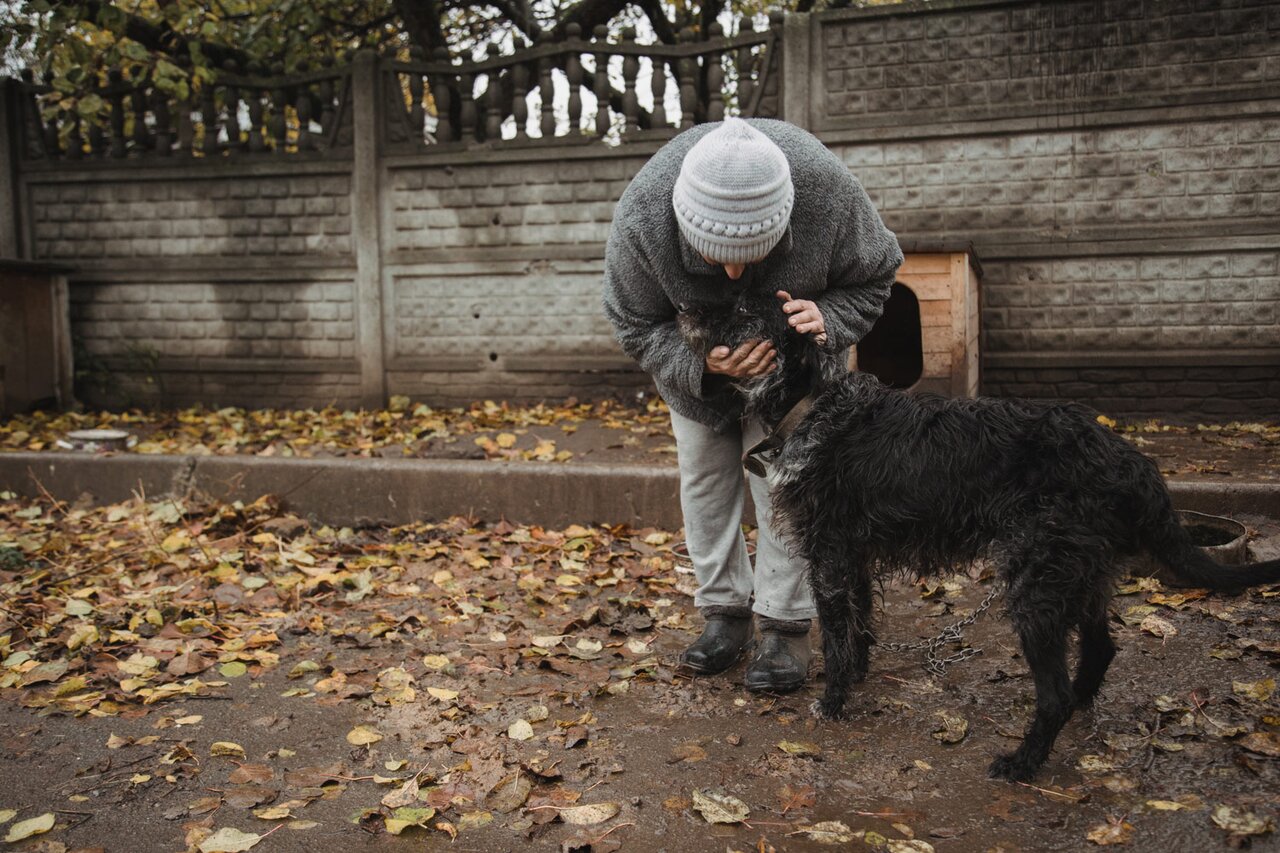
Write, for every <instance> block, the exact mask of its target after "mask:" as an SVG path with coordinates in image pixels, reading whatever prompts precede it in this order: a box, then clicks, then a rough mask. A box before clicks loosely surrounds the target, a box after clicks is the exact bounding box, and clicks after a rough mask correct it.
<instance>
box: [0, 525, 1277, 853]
mask: <svg viewBox="0 0 1280 853" xmlns="http://www.w3.org/2000/svg"><path fill="white" fill-rule="evenodd" d="M1245 521H1246V522H1248V524H1249V526H1250V527H1251V530H1252V535H1253V548H1254V551H1255V556H1256V557H1275V556H1280V524H1278V523H1276V522H1274V521H1270V520H1267V519H1261V518H1248V519H1245ZM677 541H678V537H676V536H673V535H671V534H666V533H663V532H662V531H653V530H648V531H630V530H626V529H622V528H614V529H609V528H570V529H568V530H566V531H543V530H541V529H538V528H524V527H516V526H513V525H508V524H505V523H504V524H501V525H489V526H479V527H473V526H471V525H469V524H468V523H467V522H465V521H464V520H455V521H452V522H449V523H447V524H442V525H414V526H410V527H406V528H398V529H395V530H365V531H332V530H328V529H327V528H326V529H320V530H312V529H310V528H308V526H307V525H306V524H305V523H304V522H301V521H299V520H296V519H290V518H282V517H280V516H279V515H278V514H277V513H276V512H275V510H274V509H273V507H272V506H271V505H270V504H263V505H262V506H258V507H257V508H256V509H255V508H253V507H251V508H248V509H235V508H228V507H216V506H215V507H210V506H180V507H168V508H166V507H165V506H164V505H163V504H161V505H155V504H152V505H143V504H141V503H140V502H135V503H134V504H131V505H128V504H126V505H119V506H117V507H113V508H102V509H96V510H89V509H76V508H73V507H65V506H63V507H52V506H44V505H40V504H32V503H29V502H21V501H8V502H3V503H0V548H6V547H7V548H8V559H9V562H8V563H7V565H6V564H3V563H0V565H2V566H3V567H4V568H3V574H0V589H3V590H4V593H5V600H4V606H5V610H4V613H3V615H4V616H5V618H6V622H5V625H4V627H3V628H2V629H0V636H3V638H4V639H3V642H4V644H5V647H4V648H3V649H0V652H2V653H3V655H2V656H3V657H4V661H3V666H0V679H3V680H0V778H3V779H4V780H5V784H4V786H3V789H2V790H0V817H5V811H4V810H6V809H11V810H14V811H15V812H16V814H14V815H12V816H10V817H9V819H8V820H7V821H6V822H5V823H4V824H0V833H3V832H8V831H11V828H12V827H13V826H14V825H15V824H16V823H18V822H19V821H23V820H26V819H29V818H32V817H34V816H37V815H40V814H42V813H49V812H52V813H53V815H54V819H55V821H56V823H55V825H54V827H53V829H52V830H51V831H49V832H47V833H44V834H41V835H37V836H34V837H32V838H30V839H28V840H26V841H21V842H18V843H17V844H15V845H14V846H13V849H20V850H29V849H30V850H36V849H39V850H45V851H60V850H64V849H65V850H73V849H77V848H102V849H105V850H112V851H137V853H148V852H149V851H178V850H186V849H192V850H199V849H202V847H201V845H203V849H204V850H205V851H206V853H207V851H209V850H214V849H248V848H243V847H234V848H232V847H219V846H218V845H217V843H216V840H217V839H218V838H225V837H229V836H226V835H223V834H220V833H223V832H225V831H226V830H228V829H236V830H239V831H241V832H243V833H247V834H248V835H250V836H255V837H256V838H257V841H256V842H255V843H254V845H253V847H252V848H251V849H254V850H258V851H276V850H279V851H313V850H320V849H334V850H363V849H387V850H399V849H405V850H409V849H440V850H445V849H448V850H459V851H486V853H488V851H502V850H524V849H531V850H549V851H554V850H592V851H609V850H617V849H621V850H640V851H663V850H665V851H682V853H683V851H704V850H705V851H724V850H743V851H746V850H770V849H775V850H787V851H791V850H799V851H803V850H826V849H850V850H862V849H887V850H892V851H906V850H929V849H934V850H938V851H970V850H1005V851H1014V850H1025V851H1032V850H1035V851H1040V850H1080V849H1087V848H1091V847H1093V846H1095V845H1096V844H1099V843H1103V844H1116V845H1122V846H1126V847H1128V848H1129V849H1135V850H1201V849H1221V848H1225V847H1227V846H1248V845H1252V846H1253V847H1254V849H1267V848H1268V847H1270V846H1271V845H1272V844H1274V843H1275V842H1274V833H1273V830H1274V827H1275V822H1276V820H1277V816H1278V814H1280V765H1278V764H1277V761H1280V749H1278V748H1277V747H1278V746H1280V738H1278V736H1277V732H1280V704H1278V703H1277V694H1276V692H1275V682H1274V679H1275V676H1276V667H1277V665H1278V663H1280V642H1278V639H1280V634H1278V633H1277V630H1276V629H1277V620H1278V619H1280V602H1278V601H1277V599H1278V598H1280V588H1270V589H1260V590H1254V591H1252V592H1250V593H1249V594H1247V595H1244V596H1236V597H1223V596H1207V595H1202V594H1200V593H1199V592H1195V591H1188V590H1173V589H1163V588H1161V586H1160V585H1159V584H1158V583H1156V582H1154V581H1151V580H1149V579H1148V580H1140V581H1133V582H1129V583H1126V584H1125V585H1124V586H1122V588H1121V595H1119V596H1118V597H1117V598H1116V599H1115V601H1114V604H1113V607H1112V610H1113V613H1114V619H1113V632H1114V634H1115V637H1116V640H1117V643H1118V645H1119V648H1120V651H1119V654H1118V656H1117V658H1116V661H1115V663H1114V665H1113V667H1112V669H1111V671H1110V675H1109V677H1108V679H1107V682H1106V685H1105V686H1104V688H1103V691H1102V695H1101V697H1100V699H1099V700H1098V702H1097V704H1096V706H1095V707H1094V708H1093V709H1092V710H1089V711H1086V712H1083V713H1080V714H1078V715H1077V716H1076V717H1075V718H1074V719H1073V720H1072V721H1071V722H1070V723H1069V725H1068V726H1067V728H1066V729H1065V730H1064V732H1063V734H1062V736H1061V737H1060V739H1059V741H1058V745H1057V748H1056V749H1055V750H1054V753H1053V755H1052V757H1051V758H1050V760H1049V762H1048V763H1047V764H1046V765H1045V767H1044V768H1043V770H1042V772H1041V774H1040V776H1039V777H1038V778H1037V779H1036V780H1035V784H1034V785H1012V784H1009V783H1005V782H997V781H992V780H989V779H987V777H986V773H985V768H986V766H987V763H988V762H989V761H990V758H991V757H992V756H993V755H994V754H996V753H998V752H1001V751H1005V750H1008V749H1010V748H1012V746H1013V745H1014V744H1015V743H1016V739H1017V738H1018V736H1019V734H1020V731H1021V729H1022V726H1023V724H1024V723H1025V721H1026V720H1027V719H1028V716H1029V714H1030V710H1031V702H1032V685H1031V683H1030V680H1029V678H1028V676H1027V672H1026V667H1025V665H1024V663H1023V661H1022V659H1021V656H1020V655H1019V653H1018V649H1017V647H1016V643H1015V641H1014V639H1013V637H1012V634H1011V632H1010V630H1009V628H1008V626H1007V623H1006V622H1005V621H1004V620H1003V619H1001V618H999V616H998V615H997V614H996V612H995V609H993V611H992V612H991V613H990V614H988V615H987V616H985V617H983V618H981V619H980V620H979V621H978V622H977V623H976V624H975V625H974V626H973V627H972V628H970V629H968V630H967V631H966V636H965V639H966V642H967V643H969V644H972V645H973V646H975V647H978V648H980V649H981V650H982V652H981V654H979V655H977V656H975V657H972V658H970V659H969V660H967V661H964V662H961V663H958V664H955V665H954V666H953V667H952V668H951V669H950V670H949V671H948V672H947V674H946V675H945V676H944V677H942V678H932V677H930V676H928V675H927V674H925V672H924V671H923V670H922V668H921V662H922V658H921V656H920V655H919V654H918V653H905V654H891V653H885V652H882V653H879V654H876V655H875V656H874V657H873V662H872V671H871V675H870V677H869V678H868V680H867V682H866V683H865V684H863V685H861V686H860V687H859V688H858V691H857V694H856V696H855V698H854V699H853V701H852V702H851V707H852V709H853V716H852V718H851V719H850V720H848V721H846V722H840V723H819V722H817V721H816V720H814V719H813V718H812V717H811V716H810V714H809V712H808V706H809V704H810V702H811V701H812V700H813V699H814V698H815V696H816V695H817V693H818V692H819V690H820V689H821V683H822V681H821V660H820V658H819V659H818V660H816V661H815V664H814V667H813V670H812V673H813V676H814V677H813V680H812V682H811V683H810V684H809V685H807V686H806V687H805V688H804V689H802V690H801V691H799V692H798V693H795V694H791V695H788V696H781V697H775V696H758V695H753V694H751V693H748V692H747V691H745V690H744V689H743V688H742V685H741V675H742V669H743V665H742V664H739V665H738V666H737V667H735V668H734V669H732V670H730V671H729V672H728V673H726V674H724V675H721V676H716V677H710V678H697V679H694V678H690V677H689V676H688V675H687V674H685V673H683V672H681V671H680V669H679V668H678V667H677V666H676V659H677V655H678V653H679V652H680V650H681V649H683V648H684V647H685V646H686V645H687V644H688V643H689V642H690V641H691V640H692V639H693V638H694V637H695V636H696V635H697V632H698V630H699V629H700V623H699V619H698V617H697V615H696V611H694V610H693V608H692V606H691V599H690V598H689V596H688V594H689V592H690V590H691V586H692V584H691V578H690V577H689V575H688V574H686V573H682V572H680V571H678V570H677V569H676V567H675V563H674V560H673V554H672V547H673V546H674V545H675V544H676V543H677ZM0 556H3V555H2V554H0ZM20 561H27V562H26V563H25V564H23V565H20V564H19V562H20ZM989 583H990V581H988V580H984V579H981V577H980V576H978V573H977V572H974V573H973V574H970V575H960V576H956V577H954V578H949V579H945V581H943V582H934V583H927V584H907V583H896V584H894V585H892V586H890V587H889V588H888V589H887V591H886V595H885V601H884V610H885V614H884V618H883V632H882V635H883V636H884V637H885V638H886V639H890V640H899V641H904V640H915V639H917V638H921V637H928V636H932V635H934V634H936V633H937V631H938V630H940V628H941V627H942V626H944V625H946V624H949V623H950V622H952V621H955V620H956V619H957V618H960V617H962V616H964V615H965V614H967V613H968V612H970V611H971V610H972V609H973V608H974V607H975V606H977V605H978V603H979V602H980V601H981V600H982V598H983V596H984V595H985V594H986V592H987V590H988V589H989ZM77 601H78V602H82V603H81V604H75V603H74V602H77ZM996 609H998V604H997V608H996ZM153 610H154V611H155V612H154V613H152V611H153ZM89 627H92V628H93V629H94V631H95V632H96V633H95V634H89V633H88V628H89ZM815 642H816V637H815ZM193 681H194V682H195V684H193ZM362 727H363V728H362ZM215 744H222V746H215ZM227 744H230V745H227ZM218 753H221V754H218ZM708 798H709V799H710V800H711V801H712V804H711V806H708V805H707V803H708ZM716 798H720V799H719V803H720V809H719V811H717V810H716V809H715V808H714V806H715V802H714V801H715V800H716ZM699 806H701V808H699ZM404 809H409V811H404ZM739 809H745V810H746V813H745V814H743V813H742V812H741V811H738V812H737V813H736V814H733V812H734V811H735V810H739ZM398 810H399V811H398ZM397 815H398V816H399V817H397ZM717 816H718V817H719V818H721V819H729V820H732V821H733V822H732V823H723V824H721V823H712V822H710V818H712V817H717ZM396 820H399V821H400V823H395V821H396ZM406 821H407V822H410V823H418V824H420V826H408V828H405V823H406ZM571 821H578V823H573V822H571ZM815 827H816V828H815ZM393 830H398V831H399V832H400V834H399V835H398V836H397V835H393V834H391V832H392V831H393ZM267 833H270V834H269V835H268V834H267ZM824 833H825V834H824ZM1091 839H1092V840H1091ZM242 843H243V842H242ZM39 845H44V846H39Z"/></svg>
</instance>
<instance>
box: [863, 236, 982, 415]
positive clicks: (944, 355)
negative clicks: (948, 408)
mask: <svg viewBox="0 0 1280 853" xmlns="http://www.w3.org/2000/svg"><path fill="white" fill-rule="evenodd" d="M902 248H903V252H904V254H905V256H906V257H905V260H904V261H903V263H902V266H901V267H899V269H898V280H897V282H896V283H895V284H894V285H893V289H892V290H891V291H890V292H889V299H888V301H887V302H886V303H885V310H884V314H883V315H881V317H880V319H879V320H878V321H877V322H876V324H875V326H874V327H873V328H872V329H871V331H870V332H869V333H868V334H867V336H866V337H865V338H863V339H862V340H861V341H860V342H859V343H858V345H857V347H855V348H854V350H853V352H852V353H850V356H849V367H850V369H854V370H863V371H866V372H868V373H872V374H874V375H876V376H878V377H879V378H880V379H881V381H883V382H884V383H885V384H886V385H889V386H891V387H893V388H910V389H912V390H915V391H935V392H938V393H941V394H947V395H950V396H952V397H973V396H975V395H976V394H977V393H978V370H979V366H980V365H979V364H978V281H979V277H980V276H981V274H982V270H981V267H979V266H978V259H977V258H976V257H975V256H974V254H973V249H972V248H971V247H969V246H963V247H956V248H947V247H943V246H937V247H932V246H931V247H927V248H926V247H924V246H914V247H913V246H909V245H903V247H902Z"/></svg>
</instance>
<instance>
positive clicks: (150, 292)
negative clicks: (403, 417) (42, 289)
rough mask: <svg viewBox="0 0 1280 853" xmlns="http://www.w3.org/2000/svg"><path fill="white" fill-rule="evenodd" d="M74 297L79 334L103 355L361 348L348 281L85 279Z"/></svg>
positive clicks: (331, 353) (296, 354)
mask: <svg viewBox="0 0 1280 853" xmlns="http://www.w3.org/2000/svg"><path fill="white" fill-rule="evenodd" d="M70 297H71V299H70V301H71V323H72V333H73V334H74V335H75V336H76V338H77V339H78V340H79V341H80V342H81V343H82V344H83V346H84V348H85V350H86V351H88V352H91V353H94V354H95V355H99V356H106V357H111V356H122V355H126V354H128V353H131V352H132V353H144V352H145V353H147V354H149V355H153V356H155V357H156V358H159V359H165V358H170V357H172V358H187V357H193V356H201V357H205V358H248V357H257V356H270V357H284V358H355V357H356V355H357V354H356V352H355V328H354V321H353V319H352V318H353V316H354V308H353V302H352V285H351V284H348V283H340V284H333V283H321V282H315V283H290V284H285V283H273V284H267V285H262V284H238V283H237V284H77V285H75V286H73V287H72V288H71V294H70ZM259 341H276V342H285V343H287V345H281V344H280V343H275V344H269V345H267V346H265V347H262V346H260V347H257V348H256V349H255V346H254V345H255V342H259Z"/></svg>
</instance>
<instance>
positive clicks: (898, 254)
mask: <svg viewBox="0 0 1280 853" xmlns="http://www.w3.org/2000/svg"><path fill="white" fill-rule="evenodd" d="M748 121H749V123H750V124H751V125H752V126H753V127H755V128H756V129H757V130H759V131H760V132H762V133H764V134H765V135H766V136H768V137H769V138H770V139H772V140H773V141H774V142H775V143H777V145H778V147H779V148H781V149H782V151H783V153H785V154H786V155H787V161H788V163H789V164H790V167H791V180H792V183H793V184H794V185H795V193H796V195H795V206H794V207H793V208H792V211H791V223H790V226H789V227H788V229H787V232H786V234H785V235H784V236H783V238H782V240H781V241H780V242H779V243H778V245H777V246H776V247H775V248H774V249H773V251H772V252H770V253H769V255H768V257H766V258H765V259H764V260H763V261H760V262H758V263H755V264H752V265H750V266H748V267H747V270H746V272H745V273H743V275H742V277H741V278H740V279H738V280H737V281H733V280H731V279H730V278H729V277H728V276H726V275H725V273H724V270H723V268H721V267H719V266H712V265H711V264H708V263H707V262H706V261H704V260H703V259H702V258H701V257H700V256H699V255H698V254H697V252H695V251H694V250H693V247H691V246H690V245H689V244H688V242H687V241H685V239H684V238H683V237H682V236H681V234H680V229H679V227H678V226H677V225H676V218H675V212H674V210H673V209H672V206H671V193H672V191H673V189H674V187H675V182H676V176H677V175H679V174H680V165H681V162H682V160H683V159H684V155H685V152H687V151H688V150H689V149H690V148H691V147H693V145H694V143H696V142H697V141H698V140H699V139H701V138H702V136H703V135H704V134H706V133H708V132H710V131H711V130H713V129H714V128H716V127H717V126H718V123H710V124H702V125H699V126H697V127H694V128H691V129H689V130H687V131H685V132H684V133H681V134H680V135H679V136H677V137H675V138H674V139H672V140H671V141H670V142H669V143H667V144H666V145H665V146H663V147H662V148H661V149H660V150H659V151H658V153H656V154H654V155H653V157H652V159H650V160H649V162H648V163H646V164H645V165H644V166H643V167H642V168H641V169H640V171H639V172H638V173H636V176H635V178H634V179H633V180H632V181H631V184H630V185H629V186H628V187H627V189H626V191H625V192H624V193H623V194H622V198H621V199H620V200H619V202H618V206H617V208H616V209H615V211H614V216H613V227H612V230H611V231H610V233H609V242H608V246H607V247H606V250H605V271H604V311H605V314H606V315H607V316H608V317H609V320H610V322H612V323H613V328H614V334H615V335H616V336H617V339H618V343H619V344H621V345H622V349H623V351H624V352H626V353H627V354H628V355H629V356H631V357H632V358H634V359H635V360H636V361H637V362H639V364H640V366H641V367H642V368H643V369H644V370H645V371H647V372H648V373H649V374H651V375H652V376H653V379H654V384H656V385H657V387H658V393H659V394H661V395H662V399H663V400H665V401H666V403H667V405H668V406H670V407H671V408H672V409H673V410H675V411H677V412H679V413H680V414H682V415H684V416H685V417H687V418H691V419H692V420H695V421H698V422H699V423H703V424H706V425H707V426H709V427H711V428H713V429H714V430H716V431H717V432H725V431H726V430H728V429H729V428H730V427H731V426H733V425H734V424H736V423H737V422H738V420H739V419H740V418H741V416H742V400H741V398H740V397H739V395H738V394H737V393H736V392H734V391H733V390H732V388H731V387H730V386H729V384H728V383H727V382H724V381H719V380H722V379H723V377H719V376H716V375H714V374H709V375H707V376H704V375H703V374H704V366H705V365H704V362H703V361H702V359H701V358H700V357H699V356H696V355H694V353H693V351H692V350H690V349H689V347H688V346H686V345H685V343H684V340H683V339H682V338H681V337H680V334H679V332H677V331H676V323H675V319H676V312H677V311H679V310H681V308H682V307H688V306H692V305H700V306H705V305H719V304H724V305H726V306H728V305H731V304H732V303H733V301H734V300H735V299H736V298H737V296H738V294H739V293H741V292H742V291H743V290H744V289H751V290H759V291H764V292H767V293H774V292H776V291H778V290H785V291H787V292H788V293H790V294H791V296H792V297H793V298H796V299H810V300H813V302H815V303H816V304H817V305H818V309H819V310H820V311H821V312H822V318H823V322H824V324H825V325H826V331H827V343H826V345H825V346H826V347H827V348H828V349H830V350H832V351H837V352H840V351H844V350H847V349H848V348H849V347H850V346H852V345H853V344H855V343H857V342H858V341H859V340H861V338H862V337H863V335H865V334H866V333H867V332H868V331H870V329H871V326H872V324H874V323H875V321H876V319H877V318H878V317H879V316H880V314H881V312H882V311H883V310H884V301H885V299H887V298H888V296H889V288H890V287H891V286H892V285H893V281H894V276H895V274H896V272H897V270H898V267H899V265H901V263H902V251H901V250H900V249H899V248H898V241H897V239H896V238H895V237H894V235H893V232H891V231H890V230H889V229H887V228H885V226H884V223H883V222H882V221H881V220H880V215H879V214H878V213H877V212H876V210H875V208H874V207H873V206H872V204H871V200H870V199H869V198H867V194H866V191H865V190H863V188H862V185H861V184H859V183H858V181H857V180H856V179H855V178H854V177H853V176H852V175H850V174H849V170H848V169H847V168H846V167H845V165H844V164H843V163H842V162H841V161H840V159H839V158H838V157H836V155H835V154H833V153H831V151H829V150H828V149H827V148H826V146H824V145H823V144H822V143H821V142H819V141H818V140H817V138H816V137H814V136H813V135H812V134H810V133H808V132H807V131H804V130H801V129H800V128H798V127H796V126H795V125H792V124H787V123H786V122H782V121H776V120H773V119H748Z"/></svg>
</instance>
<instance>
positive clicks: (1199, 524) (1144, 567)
mask: <svg viewBox="0 0 1280 853" xmlns="http://www.w3.org/2000/svg"><path fill="white" fill-rule="evenodd" d="M1177 513H1178V520H1179V521H1180V522H1182V527H1183V528H1184V529H1185V530H1186V531H1187V532H1188V533H1189V534H1191V541H1192V542H1194V543H1195V544H1196V545H1197V546H1198V547H1199V548H1200V550H1201V551H1203V552H1204V553H1205V554H1207V555H1208V556H1209V558H1210V559H1212V560H1213V561H1214V562H1217V563H1220V564H1222V565H1224V566H1238V565H1241V564H1242V563H1247V562H1248V561H1249V549H1248V544H1247V541H1246V540H1247V539H1248V530H1246V529H1245V526H1244V525H1243V524H1241V523H1240V522H1238V521H1233V520H1232V519H1230V518H1223V517H1222V516H1220V515H1208V514H1206V513H1203V512H1192V511H1191V510H1189V509H1180V510H1178V511H1177ZM1133 574H1135V575H1148V576H1150V577H1153V578H1155V579H1156V580H1158V581H1160V582H1161V583H1163V584H1165V585H1166V586H1187V583H1186V582H1185V581H1180V580H1178V578H1176V577H1175V576H1174V575H1173V573H1172V572H1170V571H1169V570H1168V569H1166V568H1165V567H1164V566H1163V565H1160V564H1159V563H1157V562H1156V561H1155V560H1154V559H1151V558H1143V560H1142V561H1141V563H1140V564H1139V565H1137V566H1135V567H1134V570H1133Z"/></svg>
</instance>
